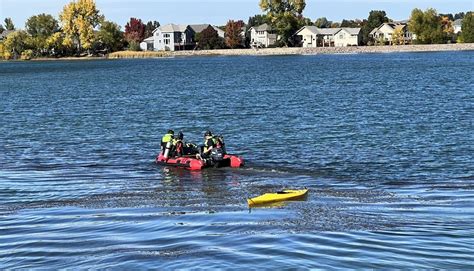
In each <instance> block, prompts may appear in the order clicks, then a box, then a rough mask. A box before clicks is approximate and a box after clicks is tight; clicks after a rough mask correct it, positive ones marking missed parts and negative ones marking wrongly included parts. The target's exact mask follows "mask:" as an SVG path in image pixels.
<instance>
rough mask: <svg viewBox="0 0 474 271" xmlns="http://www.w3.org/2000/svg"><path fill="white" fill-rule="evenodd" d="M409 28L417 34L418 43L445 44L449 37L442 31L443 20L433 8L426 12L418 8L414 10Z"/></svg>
mask: <svg viewBox="0 0 474 271" xmlns="http://www.w3.org/2000/svg"><path fill="white" fill-rule="evenodd" d="M408 28H409V29H410V31H411V32H412V33H414V34H416V42H417V43H422V44H431V43H444V42H446V40H447V35H446V33H445V32H443V29H442V25H441V18H440V17H439V16H438V14H437V12H436V10H435V9H432V8H429V9H427V10H426V11H425V12H423V11H422V10H420V9H417V8H416V9H414V10H413V11H412V13H411V16H410V20H409V21H408Z"/></svg>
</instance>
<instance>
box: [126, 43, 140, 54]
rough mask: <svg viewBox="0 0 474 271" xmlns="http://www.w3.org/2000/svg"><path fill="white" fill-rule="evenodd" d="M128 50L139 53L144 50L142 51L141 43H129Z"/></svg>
mask: <svg viewBox="0 0 474 271" xmlns="http://www.w3.org/2000/svg"><path fill="white" fill-rule="evenodd" d="M128 50H129V51H135V52H138V51H141V50H142V49H140V43H138V42H136V41H130V42H129V43H128Z"/></svg>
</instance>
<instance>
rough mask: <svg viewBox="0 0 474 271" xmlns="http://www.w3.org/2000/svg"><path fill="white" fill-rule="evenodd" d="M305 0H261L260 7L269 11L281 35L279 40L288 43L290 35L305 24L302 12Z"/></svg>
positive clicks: (272, 22) (270, 19)
mask: <svg viewBox="0 0 474 271" xmlns="http://www.w3.org/2000/svg"><path fill="white" fill-rule="evenodd" d="M305 7H306V2H305V0H260V8H261V9H262V11H264V12H266V13H267V18H268V20H269V21H270V23H271V26H272V27H273V28H274V29H276V32H277V34H278V35H279V42H280V43H282V44H284V45H288V44H289V43H290V42H291V41H290V37H291V36H292V35H293V34H294V33H295V32H296V31H297V30H298V28H299V27H301V26H302V24H304V17H302V13H303V10H304V8H305Z"/></svg>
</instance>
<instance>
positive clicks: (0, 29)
mask: <svg viewBox="0 0 474 271" xmlns="http://www.w3.org/2000/svg"><path fill="white" fill-rule="evenodd" d="M3 31H5V28H4V27H3V25H2V24H0V34H2V33H3ZM0 57H1V55H0Z"/></svg>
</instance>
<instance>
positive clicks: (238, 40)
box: [225, 20, 244, 49]
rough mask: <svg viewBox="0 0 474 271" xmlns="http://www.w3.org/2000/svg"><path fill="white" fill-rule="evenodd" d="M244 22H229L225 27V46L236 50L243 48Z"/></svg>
mask: <svg viewBox="0 0 474 271" xmlns="http://www.w3.org/2000/svg"><path fill="white" fill-rule="evenodd" d="M243 26H244V22H243V21H234V20H229V21H228V22H227V25H226V26H225V44H226V45H227V46H228V47H230V48H232V49H234V48H237V47H240V46H242V41H243V36H242V27H243Z"/></svg>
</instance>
